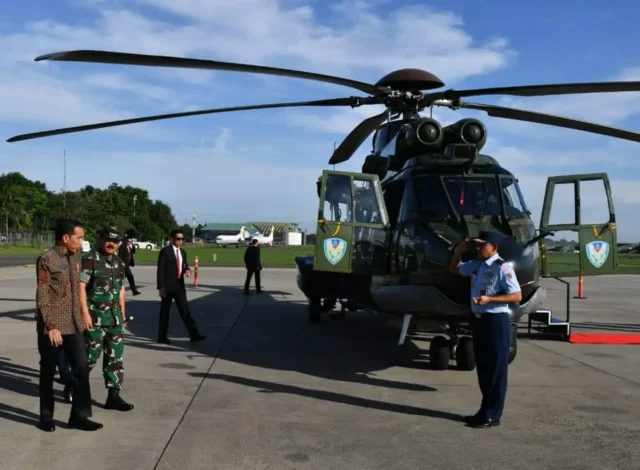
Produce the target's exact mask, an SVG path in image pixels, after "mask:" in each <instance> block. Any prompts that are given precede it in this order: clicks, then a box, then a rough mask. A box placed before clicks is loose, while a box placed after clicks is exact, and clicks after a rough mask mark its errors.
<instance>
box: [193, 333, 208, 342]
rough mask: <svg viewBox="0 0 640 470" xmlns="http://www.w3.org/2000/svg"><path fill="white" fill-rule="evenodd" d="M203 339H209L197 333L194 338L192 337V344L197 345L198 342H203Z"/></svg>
mask: <svg viewBox="0 0 640 470" xmlns="http://www.w3.org/2000/svg"><path fill="white" fill-rule="evenodd" d="M203 339H207V337H206V336H203V335H201V334H198V333H196V334H195V335H193V336H192V337H191V342H192V343H195V342H196V341H202V340H203Z"/></svg>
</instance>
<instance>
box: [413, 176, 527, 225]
mask: <svg viewBox="0 0 640 470" xmlns="http://www.w3.org/2000/svg"><path fill="white" fill-rule="evenodd" d="M498 181H499V182H500V187H499V186H498ZM415 188H416V196H417V203H418V210H419V211H421V212H425V213H430V214H442V215H447V214H451V206H450V205H449V201H448V200H447V195H448V196H449V199H450V200H451V203H452V204H453V208H454V210H455V211H456V212H457V213H458V214H460V215H469V216H479V217H482V216H496V215H502V206H501V200H500V192H501V191H502V198H503V199H504V204H505V211H506V214H507V217H511V218H523V217H525V214H526V213H527V212H528V211H527V209H526V206H525V205H524V200H523V199H522V194H521V193H520V189H519V188H518V184H517V182H516V181H514V179H513V178H511V177H501V178H499V180H496V177H495V175H491V176H471V177H462V176H455V175H452V176H449V175H447V176H442V177H438V176H436V175H428V176H424V177H421V178H418V179H417V180H416V181H415Z"/></svg>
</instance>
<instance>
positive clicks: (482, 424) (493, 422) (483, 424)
mask: <svg viewBox="0 0 640 470" xmlns="http://www.w3.org/2000/svg"><path fill="white" fill-rule="evenodd" d="M469 426H471V427H472V428H492V427H494V426H500V420H499V419H489V418H485V419H481V420H478V421H474V422H472V423H469Z"/></svg>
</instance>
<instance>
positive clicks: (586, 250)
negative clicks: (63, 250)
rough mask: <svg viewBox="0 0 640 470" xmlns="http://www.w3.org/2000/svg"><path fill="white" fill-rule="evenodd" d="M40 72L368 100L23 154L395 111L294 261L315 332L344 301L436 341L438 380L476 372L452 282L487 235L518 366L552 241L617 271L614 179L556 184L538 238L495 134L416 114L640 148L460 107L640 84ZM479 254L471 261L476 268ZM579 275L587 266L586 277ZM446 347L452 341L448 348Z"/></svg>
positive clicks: (323, 187) (328, 180)
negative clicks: (298, 87) (251, 79)
mask: <svg viewBox="0 0 640 470" xmlns="http://www.w3.org/2000/svg"><path fill="white" fill-rule="evenodd" d="M35 60H36V61H42V60H53V61H66V62H93V63H110V64H120V65H136V66H149V67H179V68H191V69H201V70H226V71H232V72H247V73H257V74H267V75H276V76H282V77H290V78H300V79H306V80H314V81H318V82H324V83H329V84H334V85H340V86H345V87H349V88H352V89H355V90H358V91H360V92H363V93H366V96H349V97H343V98H334V99H325V100H316V101H304V102H289V103H273V104H261V105H247V106H236V107H226V108H217V109H207V110H199V111H189V112H182V113H172V114H162V115H155V116H147V117H141V118H134V119H125V120H119V121H110V122H103V123H96V124H89V125H82V126H75V127H67V128H63V129H56V130H50V131H43V132H35V133H31V134H23V135H18V136H15V137H12V138H10V139H8V140H7V141H8V142H17V141H23V140H28V139H35V138H41V137H48V136H54V135H60V134H67V133H73V132H81V131H87V130H93V129H101V128H107V127H113V126H121V125H127V124H134V123H141V122H150V121H157V120H162V119H172V118H178V117H187V116H196V115H205V114H215V113H224V112H233V111H245V110H255V109H268V108H286V107H305V106H321V107H327V106H350V107H352V108H355V107H359V106H365V105H380V104H382V105H384V106H385V108H386V110H385V111H383V112H382V113H380V114H377V115H374V116H372V117H369V118H367V119H365V120H363V121H362V122H361V123H360V124H359V125H358V126H356V127H355V128H354V129H353V130H352V131H351V132H350V133H349V134H348V135H347V137H346V138H345V139H344V140H343V141H342V143H341V144H340V145H339V146H338V147H337V148H335V150H334V152H333V154H332V156H331V158H330V160H329V164H330V165H335V164H339V163H343V162H346V161H347V160H349V159H350V158H351V157H352V155H353V154H354V153H355V151H356V150H357V149H358V148H359V147H360V146H361V145H362V144H363V143H364V141H365V140H366V139H367V138H368V137H369V136H371V134H374V135H373V139H372V142H373V149H372V151H371V152H370V154H369V155H367V156H366V158H365V161H364V163H363V166H362V171H361V172H360V173H357V172H344V171H336V170H323V171H322V176H321V177H320V178H319V180H318V182H317V194H318V197H319V207H318V224H317V232H316V243H315V252H314V255H313V256H307V257H305V256H298V257H296V258H295V262H296V265H297V267H298V278H297V283H298V286H299V288H300V289H301V290H302V292H303V293H304V294H305V296H306V297H307V299H308V320H309V321H310V322H318V321H320V320H321V316H322V314H323V313H327V312H330V311H332V310H333V309H334V308H335V305H336V302H338V301H339V302H340V303H341V304H342V311H341V314H340V315H342V316H344V314H345V311H346V310H349V311H357V310H360V309H362V310H368V311H372V312H374V313H376V314H378V315H382V316H384V317H386V318H387V319H388V320H390V323H392V324H394V325H396V326H398V327H400V330H401V332H400V338H399V343H398V344H399V345H401V344H403V343H404V341H405V338H406V335H407V333H408V330H409V327H410V326H411V325H413V328H415V329H420V330H424V331H428V332H437V333H438V334H439V335H438V336H436V337H435V338H434V339H433V340H432V341H431V344H430V355H429V357H430V362H431V366H432V368H435V369H439V370H444V369H447V368H449V363H450V361H451V359H454V358H455V360H456V362H457V365H458V368H459V369H462V370H473V369H474V368H475V357H474V355H473V345H472V339H471V337H470V336H469V334H470V331H471V326H470V323H471V319H472V315H471V311H470V308H469V284H470V281H469V279H468V278H465V277H461V276H457V275H454V274H452V273H451V272H449V269H448V264H449V261H450V258H451V255H452V252H453V248H454V247H455V246H456V245H457V244H458V243H459V242H460V241H462V240H465V239H470V238H474V237H476V236H477V235H478V233H479V232H480V231H482V230H491V231H494V232H498V233H499V234H501V235H502V237H503V241H502V242H501V243H500V244H499V252H500V255H501V257H502V258H504V259H505V261H506V262H508V263H510V264H511V265H512V266H513V268H514V270H515V273H516V276H517V278H518V280H519V282H520V284H521V289H522V294H523V297H522V301H521V302H520V303H519V304H516V305H513V306H512V307H511V314H510V315H511V321H512V335H511V352H510V357H509V363H511V362H512V361H513V360H514V359H515V356H516V353H517V325H516V324H517V322H518V321H519V320H520V319H521V318H522V317H523V316H525V315H532V314H534V313H536V312H538V311H540V310H541V308H542V305H543V304H544V301H545V299H546V291H545V289H544V287H542V286H541V285H540V279H541V276H540V272H539V262H540V261H542V264H543V274H545V275H546V274H548V271H547V269H546V256H545V252H546V251H545V244H544V239H545V237H547V236H549V235H553V233H554V232H553V231H554V230H574V231H578V232H579V245H580V266H581V267H580V270H581V274H584V275H597V274H608V273H612V272H615V271H616V269H617V257H616V250H615V247H616V246H617V232H616V221H615V211H614V206H613V200H612V197H611V188H610V182H609V179H608V176H607V174H606V173H594V174H584V175H563V176H554V177H550V178H549V179H548V181H547V188H546V191H545V196H544V205H543V210H542V214H541V220H540V224H539V227H538V229H536V227H535V223H534V222H533V220H532V218H531V212H530V211H529V210H528V209H527V205H526V202H525V200H524V197H523V195H522V191H521V190H520V187H519V185H518V179H517V178H516V176H515V175H514V174H512V173H511V172H510V171H509V170H508V169H506V168H503V167H502V166H501V165H500V163H499V162H498V161H497V160H496V159H495V158H493V157H491V156H490V155H487V154H483V153H481V150H482V148H483V146H484V144H485V143H486V140H487V127H486V126H485V125H484V123H482V122H481V121H480V120H478V119H473V118H466V119H461V120H459V121H458V122H456V123H454V124H451V125H448V126H445V127H443V126H442V125H441V124H440V123H439V122H438V121H437V120H435V119H433V118H431V117H429V118H427V117H422V116H421V115H420V112H422V111H423V110H425V109H427V108H430V109H431V110H433V107H434V106H441V107H447V108H449V109H452V110H459V109H471V110H477V111H483V112H485V113H486V114H487V115H489V116H492V117H498V118H503V119H512V120H517V121H526V122H534V123H538V124H544V125H551V126H556V127H562V128H568V129H574V130H580V131H586V132H591V133H595V134H601V135H606V136H610V137H615V138H620V139H625V140H630V141H633V142H640V134H638V133H635V132H630V131H627V130H623V129H617V128H612V127H608V126H603V125H600V124H594V123H590V122H585V121H578V120H575V119H570V118H565V117H560V116H554V115H549V114H542V113H537V112H532V111H526V110H521V109H515V108H507V107H502V106H496V105H487V104H479V103H472V102H466V101H462V99H461V98H466V97H471V96H479V95H513V96H550V95H563V94H587V93H609V92H629V91H640V82H638V81H626V82H592V83H563V84H549V85H524V86H510V87H493V88H479V89H467V90H456V89H446V90H443V91H432V90H435V89H437V88H442V87H444V85H445V84H444V82H443V81H442V80H440V79H439V78H438V77H437V76H435V75H434V74H432V73H430V72H427V71H424V70H420V69H415V68H407V69H400V70H396V71H393V72H391V73H389V74H387V75H385V76H384V77H382V78H381V79H380V80H378V82H376V83H375V84H370V83H365V82H360V81H355V80H351V79H347V78H342V77H336V76H331V75H323V74H319V73H312V72H306V71H300V70H293V69H283V68H275V67H266V66H259V65H248V64H239V63H232V62H220V61H213V60H204V59H192V58H181V57H169V56H159V55H146V54H132V53H122V52H112V51H99V50H75V51H66V52H56V53H52V54H46V55H42V56H39V57H37V58H36V59H35ZM592 180H600V181H602V183H603V184H604V186H605V190H606V195H607V202H608V207H609V220H608V221H603V223H602V224H601V225H597V226H596V225H583V224H582V223H581V210H580V183H581V182H584V181H592ZM563 184H567V185H573V186H574V195H575V203H576V206H575V207H576V215H575V220H574V223H573V224H563V225H557V224H555V225H554V224H550V223H549V216H550V211H551V205H552V200H553V194H554V190H555V188H556V187H557V186H558V185H563ZM471 257H473V253H468V254H467V255H466V256H465V257H463V261H466V260H468V259H471ZM583 264H584V266H583ZM447 337H448V338H447Z"/></svg>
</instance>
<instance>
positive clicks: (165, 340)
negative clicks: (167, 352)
mask: <svg viewBox="0 0 640 470" xmlns="http://www.w3.org/2000/svg"><path fill="white" fill-rule="evenodd" d="M158 343H160V344H171V341H169V338H160V339H159V340H158Z"/></svg>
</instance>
